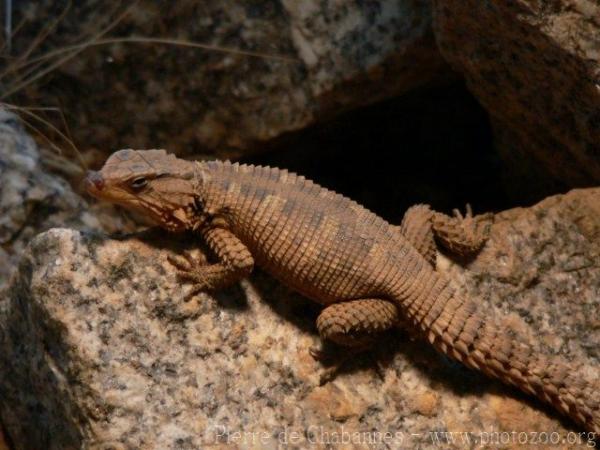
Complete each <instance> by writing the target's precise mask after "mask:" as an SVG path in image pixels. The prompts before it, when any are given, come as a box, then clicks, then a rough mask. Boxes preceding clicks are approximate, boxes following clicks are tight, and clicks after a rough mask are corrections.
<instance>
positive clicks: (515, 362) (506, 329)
mask: <svg viewBox="0 0 600 450" xmlns="http://www.w3.org/2000/svg"><path fill="white" fill-rule="evenodd" d="M436 278H437V279H436V280H435V282H434V283H433V284H432V285H431V286H432V287H431V291H430V297H429V301H427V300H425V299H423V297H422V298H421V301H419V299H416V300H415V301H413V302H411V303H410V304H408V305H407V304H403V305H402V306H403V308H402V309H403V310H404V311H405V312H406V314H407V316H408V317H407V318H408V319H409V321H410V322H411V323H412V325H413V326H414V327H416V329H417V330H419V332H420V333H421V334H422V335H423V336H424V337H425V338H426V339H427V340H428V341H429V342H430V343H431V344H432V345H433V346H435V347H436V348H437V349H438V350H439V351H441V352H442V353H444V354H446V355H448V356H450V357H451V358H453V359H456V360H458V361H460V362H462V363H464V364H465V365H466V366H468V367H471V368H473V369H477V370H481V371H482V372H484V373H486V374H487V375H489V376H491V377H493V378H497V379H499V380H500V381H502V382H504V383H508V384H512V385H514V386H516V387H518V388H519V389H521V390H522V391H524V392H526V393H528V394H532V395H534V396H536V397H538V398H539V399H541V400H542V401H544V402H546V403H549V404H551V405H553V406H554V407H555V408H556V409H557V410H558V411H560V412H561V413H563V414H565V415H567V416H569V417H571V418H573V419H574V420H575V421H576V422H577V423H578V424H579V425H581V426H583V427H585V429H586V431H590V432H594V433H597V434H599V433H600V382H599V381H598V380H599V377H598V374H597V373H596V374H593V373H592V371H591V370H588V375H589V377H588V378H589V379H586V372H585V369H586V368H585V367H584V366H583V365H579V364H577V363H573V362H569V361H567V360H566V359H564V358H560V357H558V356H547V355H542V354H539V352H536V350H535V349H534V347H533V346H532V345H531V343H530V342H528V340H527V339H526V338H525V337H524V336H523V335H522V334H520V333H518V332H516V331H515V330H514V329H513V327H511V326H510V324H508V323H507V322H506V321H505V322H501V321H500V320H499V319H498V318H497V317H495V315H493V314H492V316H494V317H490V315H488V314H484V313H483V312H482V311H480V308H479V307H478V306H479V305H478V304H477V303H476V302H475V301H473V300H467V299H464V298H462V297H461V296H458V295H456V294H455V291H454V289H452V288H451V287H450V286H449V284H448V281H447V280H445V279H444V277H436ZM432 281H433V280H432ZM403 303H404V302H403Z"/></svg>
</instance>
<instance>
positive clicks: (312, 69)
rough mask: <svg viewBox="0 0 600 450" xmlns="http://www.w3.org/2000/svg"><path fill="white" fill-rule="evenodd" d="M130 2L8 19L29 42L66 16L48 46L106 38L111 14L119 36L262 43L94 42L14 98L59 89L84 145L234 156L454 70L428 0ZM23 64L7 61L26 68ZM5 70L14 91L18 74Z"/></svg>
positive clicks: (40, 97)
mask: <svg viewBox="0 0 600 450" xmlns="http://www.w3.org/2000/svg"><path fill="white" fill-rule="evenodd" d="M68 4H70V7H68V9H61V6H62V8H67V5H68ZM127 8H128V13H127V14H126V15H125V16H124V17H122V20H120V22H116V21H115V19H116V18H117V17H118V16H119V13H120V12H122V10H123V9H124V8H121V9H120V10H119V8H107V7H106V4H105V2H101V1H99V0H86V1H84V2H66V1H64V2H55V1H48V0H45V1H35V2H34V1H24V2H18V3H16V4H15V17H14V19H13V22H14V23H18V22H19V20H20V19H21V18H23V17H27V18H28V20H27V22H26V23H25V25H24V26H23V27H22V29H21V30H20V31H19V33H18V34H17V35H16V36H15V38H14V39H13V49H14V50H13V52H14V53H15V54H19V53H20V52H23V51H25V50H26V49H27V48H28V47H29V45H30V44H31V41H32V40H33V39H34V36H35V35H36V34H37V33H38V32H39V30H40V28H41V27H42V26H43V25H44V24H46V23H47V22H49V21H50V18H52V19H53V20H54V19H58V18H59V17H60V20H59V21H58V22H59V23H58V25H57V27H56V28H55V29H53V31H52V33H49V34H48V36H46V38H45V39H44V42H43V43H42V44H41V45H40V52H41V53H43V52H44V51H54V50H57V49H61V48H64V47H65V46H67V45H72V44H73V42H88V41H89V42H91V41H94V40H96V41H97V40H98V39H99V37H98V31H99V30H100V29H102V28H103V27H106V26H108V24H109V23H111V21H112V23H113V24H114V27H113V28H112V29H111V31H110V33H109V34H108V35H110V37H111V38H113V37H120V36H121V37H132V36H134V37H135V36H144V37H151V38H158V39H177V40H179V41H184V40H185V41H193V42H199V43H204V44H208V45H212V46H215V47H221V48H230V49H238V50H243V51H248V52H254V53H258V54H261V55H263V56H258V57H257V56H254V57H252V56H247V55H241V54H236V53H231V52H223V51H218V50H213V51H207V50H202V49H197V48H189V47H188V48H186V47H183V46H179V45H165V44H158V43H153V44H150V43H147V44H140V43H132V42H120V43H113V44H110V45H108V44H106V45H99V46H92V47H90V48H88V49H87V50H85V51H84V52H80V53H79V54H77V56H76V57H74V58H72V59H70V60H69V61H66V62H65V63H64V64H62V65H60V66H58V67H56V68H54V70H53V71H52V72H51V73H49V74H48V76H47V77H44V78H42V79H40V80H39V81H37V82H36V83H34V84H33V85H31V86H28V88H27V89H22V91H21V92H20V93H19V92H16V93H15V94H14V95H15V97H14V98H13V99H12V101H13V103H16V102H18V101H20V102H21V103H23V104H29V103H31V101H30V100H32V99H35V102H36V103H37V104H42V105H45V106H46V105H56V104H57V102H59V103H60V106H61V108H62V109H63V111H64V112H65V114H66V115H67V117H68V118H69V122H70V128H71V130H72V133H73V136H74V138H75V141H76V142H77V143H78V144H79V145H80V146H81V147H82V148H84V149H88V148H95V149H101V150H103V151H105V152H106V151H109V150H107V149H116V148H122V147H135V148H154V147H163V146H166V145H167V144H168V146H169V148H170V149H171V150H172V151H175V152H177V153H179V154H182V153H187V154H190V153H199V152H203V153H212V154H218V155H219V156H221V157H224V156H229V157H233V156H236V155H239V154H241V153H242V152H244V151H245V150H246V149H248V148H250V147H256V146H257V145H258V144H259V143H262V142H264V141H267V140H270V139H272V138H274V137H276V136H279V135H281V134H282V133H285V132H287V131H292V130H298V129H301V128H303V127H305V126H307V125H308V124H311V123H313V122H315V121H319V120H323V119H324V118H326V117H328V116H330V115H332V114H336V113H338V112H340V111H343V110H346V109H350V108H355V107H357V106H360V105H364V104H367V103H372V102H375V101H377V100H380V99H384V98H388V97H391V96H394V95H398V94H400V93H403V92H406V91H408V90H410V89H413V88H415V87H417V86H421V85H424V84H427V83H432V82H439V80H442V79H446V78H447V77H448V74H449V73H450V71H449V69H448V66H447V65H446V63H445V62H444V61H443V60H442V58H441V56H440V54H439V52H438V51H437V48H436V45H435V40H434V38H433V32H432V30H431V5H430V3H429V2H426V1H415V0H400V1H397V0H375V1H367V2H356V1H352V0H341V1H335V2H321V1H314V0H311V1H303V2H296V1H292V0H269V1H263V0H260V1H255V0H253V1H246V0H244V1H240V0H236V1H231V0H228V1H223V0H210V1H204V2H201V4H199V3H198V2H197V1H192V0H183V1H178V2H168V1H161V2H157V1H151V0H141V1H138V2H133V3H131V4H128V5H127ZM64 11H66V13H65V14H63V12H64ZM94 36H95V37H94ZM102 37H103V38H104V37H106V36H102ZM65 55H68V53H60V54H59V56H60V57H63V56H65ZM33 56H37V53H34V54H33V55H32V57H33ZM280 57H283V58H280ZM56 60H58V57H57V58H55V59H52V58H51V59H50V60H49V61H48V64H51V63H54V62H56ZM21 72H22V71H20V70H15V71H14V73H13V74H12V75H14V77H15V78H16V79H17V81H19V78H18V76H19V75H20V74H22V73H21ZM10 76H11V74H9V78H8V81H6V80H5V81H4V84H5V85H4V86H3V87H4V88H5V91H7V90H8V91H10V88H11V86H13V85H14V84H15V83H12V84H11V82H10V80H11V78H10ZM82 98H84V99H85V101H81V99H82ZM132 117H135V121H132V120H131V119H132Z"/></svg>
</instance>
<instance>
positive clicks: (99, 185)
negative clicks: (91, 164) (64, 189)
mask: <svg viewBox="0 0 600 450" xmlns="http://www.w3.org/2000/svg"><path fill="white" fill-rule="evenodd" d="M84 184H85V190H86V191H88V193H89V194H91V195H93V196H94V197H98V196H99V195H100V192H102V189H104V185H105V183H104V178H102V175H100V172H95V171H89V172H88V174H87V176H86V177H85V181H84Z"/></svg>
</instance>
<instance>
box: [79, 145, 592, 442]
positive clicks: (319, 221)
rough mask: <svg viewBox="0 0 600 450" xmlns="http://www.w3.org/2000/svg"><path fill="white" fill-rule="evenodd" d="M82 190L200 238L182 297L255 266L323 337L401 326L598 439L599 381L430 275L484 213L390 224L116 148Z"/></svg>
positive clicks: (248, 169)
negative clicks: (311, 315)
mask: <svg viewBox="0 0 600 450" xmlns="http://www.w3.org/2000/svg"><path fill="white" fill-rule="evenodd" d="M86 186H87V189H88V191H89V192H90V193H91V194H92V195H94V196H96V197H98V198H100V199H103V200H108V201H111V202H114V203H117V204H120V205H124V206H126V207H128V208H135V209H137V210H140V211H142V212H143V213H144V214H146V215H148V216H150V217H151V218H152V219H153V220H154V221H156V222H157V223H158V224H159V225H160V226H162V227H164V228H166V229H167V230H170V231H173V232H182V231H185V230H193V231H196V232H198V233H199V234H200V235H201V236H202V238H203V239H204V240H205V241H206V243H207V244H208V246H209V248H210V249H211V250H212V251H213V252H214V254H215V256H216V257H217V259H218V263H216V264H206V263H204V262H199V261H194V260H193V259H192V258H190V257H189V256H188V257H181V258H176V259H172V263H173V264H174V265H175V266H176V268H177V270H178V274H179V276H180V277H181V278H182V279H184V280H186V281H187V282H190V283H192V286H193V287H192V289H191V291H190V293H189V295H195V294H197V293H199V292H200V291H203V290H214V289H219V288H221V287H224V286H226V285H229V284H231V283H234V282H236V281H238V280H240V279H241V278H243V277H245V276H247V275H248V274H250V272H251V271H252V268H253V267H254V265H255V264H256V265H258V266H260V267H262V268H263V269H264V270H265V271H267V272H268V273H270V274H271V275H273V276H274V277H276V278H277V279H279V280H280V281H281V282H282V283H284V284H286V285H288V286H290V287H292V288H293V289H295V290H297V291H299V292H301V293H302V294H304V295H306V296H307V297H309V298H311V299H313V300H316V301H317V302H319V303H321V304H323V305H324V306H325V307H324V309H323V310H322V312H321V313H320V315H319V317H318V319H317V328H318V331H319V333H320V335H321V337H322V338H323V339H325V340H331V341H333V342H335V343H338V344H341V345H345V346H354V347H357V346H364V345H365V344H366V343H368V342H370V341H372V340H373V339H375V338H376V337H377V336H378V335H379V334H380V333H381V332H383V331H385V330H387V329H389V328H391V327H394V326H396V325H397V324H398V323H404V324H408V326H409V327H410V328H411V330H412V332H413V333H416V335H417V336H420V337H422V338H423V339H425V340H427V341H429V342H430V343H431V344H432V345H433V346H434V347H435V348H436V349H437V350H439V351H440V352H442V353H443V354H445V355H447V356H449V357H451V358H453V359H456V360H458V361H460V362H462V363H463V364H465V365H466V366H468V367H470V368H473V369H477V370H481V371H482V372H484V373H486V374H487V375H489V376H491V377H494V378H497V379H499V380H501V381H503V382H505V383H508V384H512V385H514V386H517V387H518V388H519V389H521V390H523V391H525V392H527V393H529V394H533V395H535V396H536V397H538V398H540V399H541V400H543V401H544V402H547V403H549V404H551V405H553V406H554V407H555V408H557V409H558V410H559V411H560V412H562V413H563V414H566V415H568V416H570V417H572V418H573V419H574V420H575V421H576V422H578V423H579V424H580V425H582V426H584V427H585V428H586V429H587V431H594V432H596V433H598V432H600V397H599V395H600V393H599V392H598V391H599V389H598V388H597V386H590V385H589V384H586V383H584V382H582V380H581V379H580V378H579V377H578V375H577V371H576V370H574V369H573V367H570V366H569V363H568V362H567V361H566V360H564V359H561V358H559V357H554V356H544V355H540V354H538V353H536V352H535V351H534V350H533V349H532V346H531V345H530V344H528V342H527V340H526V339H525V338H523V337H522V336H520V335H519V334H518V333H514V332H512V331H511V329H510V327H509V326H508V325H506V324H503V323H502V321H501V320H499V319H498V318H497V317H495V316H494V315H493V314H490V312H489V311H482V310H481V308H479V307H478V306H479V305H478V303H477V302H476V301H475V300H471V299H467V298H464V297H463V296H461V295H458V293H457V292H456V290H455V289H454V288H453V287H452V286H451V283H450V281H449V280H448V279H447V277H445V276H443V275H442V274H440V273H439V272H437V271H436V270H435V255H436V241H437V242H438V243H441V244H442V245H443V246H445V247H447V248H448V249H450V250H452V251H453V252H455V253H458V254H467V253H473V252H476V251H477V250H478V249H479V248H480V247H481V246H482V245H483V244H484V243H485V240H486V239H487V236H486V233H487V224H488V223H487V222H488V220H487V218H486V216H479V217H477V218H475V217H472V216H471V215H470V214H467V216H466V217H464V218H463V217H461V216H460V215H457V217H449V216H446V215H443V214H441V213H437V212H434V211H432V210H431V209H429V207H427V206H425V205H418V206H414V207H412V208H410V209H409V210H408V211H407V213H406V214H405V216H404V219H403V221H402V224H401V225H400V226H394V225H390V224H389V223H387V222H386V221H385V220H383V219H381V218H380V217H378V216H377V215H375V214H374V213H372V212H370V211H368V210H367V209H366V208H364V207H362V206H360V205H359V204H358V203H356V202H354V201H352V200H350V199H348V198H346V197H344V196H342V195H340V194H337V193H335V192H333V191H331V190H328V189H325V188H323V187H321V186H319V185H317V184H316V183H313V182H312V181H309V180H307V179H305V178H304V177H302V176H298V175H296V174H293V173H290V172H288V171H286V170H281V169H276V168H269V167H259V166H252V165H244V164H237V163H236V164H233V163H230V162H222V161H205V162H191V161H185V160H182V159H178V158H176V157H175V156H174V155H170V154H167V153H166V152H165V151H164V150H130V149H127V150H120V151H117V152H115V153H114V154H113V155H111V156H110V158H109V159H108V160H107V161H106V163H105V165H104V167H103V168H102V169H101V170H100V171H99V172H90V173H89V174H88V176H87V179H86Z"/></svg>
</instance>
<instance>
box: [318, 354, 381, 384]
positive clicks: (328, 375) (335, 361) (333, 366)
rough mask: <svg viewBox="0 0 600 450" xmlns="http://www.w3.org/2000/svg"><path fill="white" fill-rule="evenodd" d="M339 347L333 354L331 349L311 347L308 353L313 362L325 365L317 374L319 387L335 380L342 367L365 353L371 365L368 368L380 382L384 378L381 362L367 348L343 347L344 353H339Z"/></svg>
mask: <svg viewBox="0 0 600 450" xmlns="http://www.w3.org/2000/svg"><path fill="white" fill-rule="evenodd" d="M339 349H340V348H339V347H338V351H337V352H335V353H334V352H333V349H326V348H318V347H311V348H309V350H308V352H309V353H310V356H312V358H313V359H314V360H315V361H318V362H320V363H322V364H323V365H325V367H324V368H323V369H321V371H320V374H319V386H323V385H325V384H327V383H329V382H331V381H333V380H335V379H336V378H337V376H338V375H339V374H340V372H342V370H343V368H344V366H345V365H346V364H347V363H348V362H350V361H351V360H354V359H355V357H356V356H357V355H359V354H364V353H366V355H367V357H368V358H369V359H370V360H371V362H372V364H370V365H369V366H370V367H371V368H372V369H373V371H374V372H375V374H376V375H377V377H378V378H379V379H380V380H383V379H384V378H385V368H384V367H383V365H382V364H381V362H380V361H379V360H378V359H377V358H376V357H375V356H374V354H373V353H372V352H370V351H368V350H369V349H368V348H347V347H344V353H343V354H340V353H339Z"/></svg>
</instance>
